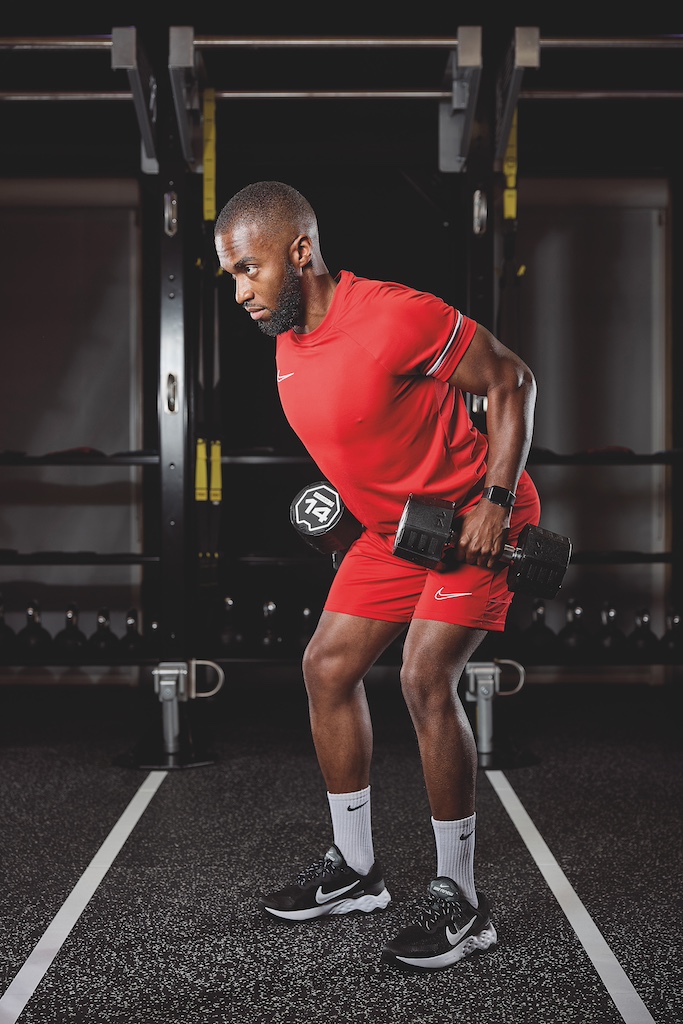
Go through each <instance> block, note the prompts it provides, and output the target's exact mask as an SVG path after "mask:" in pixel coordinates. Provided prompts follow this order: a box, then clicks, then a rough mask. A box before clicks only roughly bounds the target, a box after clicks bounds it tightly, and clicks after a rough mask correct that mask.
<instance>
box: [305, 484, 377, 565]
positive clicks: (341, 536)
mask: <svg viewBox="0 0 683 1024" xmlns="http://www.w3.org/2000/svg"><path fill="white" fill-rule="evenodd" d="M289 518H290V521H291V523H292V526H293V527H294V529H295V530H296V532H297V533H298V534H299V536H300V537H301V538H302V539H303V540H305V541H307V543H308V544H310V545H311V546H312V547H314V548H315V549H316V550H317V551H321V552H322V553H323V554H324V555H330V554H331V555H334V554H336V553H338V552H341V551H347V550H348V549H349V548H350V547H351V545H352V544H353V542H354V540H356V539H357V538H358V537H360V535H361V533H362V532H363V527H362V525H361V524H360V523H359V522H358V520H357V519H356V517H355V516H354V515H352V513H351V512H349V510H348V509H347V507H346V505H345V504H344V502H343V501H342V499H341V497H340V495H339V492H338V491H337V490H336V488H334V487H333V486H332V484H330V483H328V482H327V480H319V481H318V482H317V483H314V484H309V485H308V487H303V488H302V489H301V490H300V491H299V493H298V494H297V495H296V497H295V498H294V500H293V501H292V503H291V505H290V506H289Z"/></svg>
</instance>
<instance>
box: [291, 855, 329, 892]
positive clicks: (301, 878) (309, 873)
mask: <svg viewBox="0 0 683 1024" xmlns="http://www.w3.org/2000/svg"><path fill="white" fill-rule="evenodd" d="M336 870H337V869H336V868H335V866H334V864H333V863H332V861H331V860H330V859H329V857H322V858H321V859H320V860H316V861H313V863H312V864H309V865H308V867H307V868H304V870H303V871H301V872H299V874H298V875H297V879H296V882H297V885H301V886H303V885H306V883H307V882H311V881H312V880H313V879H314V878H318V877H319V876H320V875H333V874H334V872H335V871H336Z"/></svg>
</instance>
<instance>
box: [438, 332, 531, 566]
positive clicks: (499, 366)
mask: <svg viewBox="0 0 683 1024" xmlns="http://www.w3.org/2000/svg"><path fill="white" fill-rule="evenodd" d="M449 383H450V384H453V385H454V386H455V387H457V388H460V389H461V390H462V391H467V392H470V393H471V394H474V395H485V396H486V400H487V408H486V429H487V434H488V442H489V453H488V458H487V471H486V486H487V487H490V486H491V485H497V486H498V487H505V488H507V489H508V490H510V491H515V490H516V489H517V483H518V481H519V478H520V476H521V474H522V470H523V469H524V466H525V465H526V460H527V456H528V454H529V448H530V447H531V438H532V434H533V421H534V408H535V404H536V381H535V379H534V375H533V373H532V372H531V370H530V369H529V367H528V366H527V365H526V363H524V362H523V361H522V360H521V359H520V358H519V356H517V355H516V354H515V353H514V352H512V351H511V350H510V349H508V348H506V347H505V345H503V344H502V343H501V342H500V341H498V339H497V338H495V337H494V336H493V335H492V334H491V332H490V331H488V330H487V329H486V328H485V327H482V326H481V325H478V326H477V330H476V332H475V334H474V337H473V339H472V341H471V343H470V346H469V348H468V350H467V352H466V353H465V355H464V356H463V358H462V359H461V361H460V363H459V364H458V367H457V369H456V370H455V372H454V374H453V376H452V377H451V378H450V381H449ZM509 526H510V510H509V509H505V508H501V507H500V506H499V505H494V504H493V503H492V502H490V501H487V500H486V499H483V500H482V501H480V502H479V504H478V505H477V507H476V508H475V509H474V510H473V511H472V512H471V513H469V515H467V516H465V518H464V520H463V525H462V529H461V531H460V540H459V552H458V556H459V557H460V558H461V559H463V561H466V562H469V563H470V564H472V565H482V566H489V568H493V566H494V565H495V564H496V558H497V556H498V555H499V554H500V552H501V550H502V548H503V545H504V544H505V541H506V538H507V532H508V529H509Z"/></svg>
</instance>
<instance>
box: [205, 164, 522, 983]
mask: <svg viewBox="0 0 683 1024" xmlns="http://www.w3.org/2000/svg"><path fill="white" fill-rule="evenodd" d="M354 230H357V232H358V239H359V241H363V242H368V241H369V232H368V230H367V228H366V227H365V225H354ZM214 233H215V243H216V251H217V254H218V258H219V261H220V265H221V267H222V269H223V270H224V271H226V272H227V273H228V274H230V275H231V277H232V278H233V280H234V282H235V298H236V300H237V302H238V303H239V304H240V306H242V308H244V309H245V310H246V312H247V313H248V314H249V316H250V317H251V318H252V320H254V321H255V322H256V323H257V324H258V326H259V327H260V328H261V330H262V331H263V332H264V333H265V334H268V335H271V336H273V337H277V343H276V363H277V380H278V387H279V394H280V399H281V402H282V406H283V409H284V412H285V415H286V416H287V419H288V421H289V423H290V424H291V426H292V428H293V429H294V431H295V432H296V433H297V435H298V436H299V437H300V438H301V440H302V442H303V444H304V445H305V446H306V448H307V450H308V452H309V453H310V455H311V457H312V459H313V460H314V462H315V463H316V465H317V466H318V468H319V469H320V470H321V472H322V473H323V474H324V475H325V476H326V478H327V479H328V480H329V481H330V482H331V483H332V484H333V485H334V486H335V487H336V488H337V490H338V491H339V493H340V495H341V497H342V500H343V501H344V504H345V505H346V507H347V508H348V510H349V511H350V512H351V513H353V515H355V517H356V518H357V519H358V520H359V521H360V523H362V524H363V526H364V527H365V529H364V531H363V533H362V534H361V536H360V537H359V538H358V540H356V541H355V542H354V543H353V544H352V546H351V547H350V549H349V550H348V552H347V553H346V554H345V555H344V558H343V560H342V561H341V564H340V566H339V568H338V570H337V572H336V574H335V576H334V579H333V582H332V584H331V587H330V590H329V594H328V597H327V600H326V602H325V606H324V609H323V612H322V614H321V617H320V622H319V624H318V626H317V629H316V631H315V633H314V635H313V637H312V639H311V641H310V643H309V644H308V646H307V648H306V651H305V653H304V657H303V675H304V681H305V685H306V691H307V696H308V704H309V712H310V724H311V731H312V736H313V741H314V744H315V749H316V754H317V758H318V762H319V765H320V769H321V772H322V775H323V778H324V781H325V784H326V787H327V796H328V801H329V807H330V816H331V824H332V831H333V845H332V846H331V847H330V849H329V850H328V852H327V853H326V854H325V856H324V857H323V858H322V860H318V861H316V862H315V863H313V864H311V866H310V867H309V868H307V869H306V870H304V871H302V872H301V873H300V874H299V876H298V877H297V878H296V881H294V882H293V883H292V884H290V885H286V886H285V887H284V888H282V889H280V890H278V891H276V892H273V893H270V894H268V895H266V896H264V897H262V899H261V905H262V907H263V909H264V910H266V911H267V912H268V913H270V914H272V915H273V916H275V917H280V918H285V919H287V920H290V921H306V920H311V919H314V918H317V917H320V916H323V915H326V914H346V913H349V912H351V911H354V910H361V911H364V912H369V911H372V910H376V909H382V908H384V907H386V906H387V905H388V903H389V902H390V895H389V892H388V890H387V888H386V886H385V883H384V879H383V875H382V869H381V868H380V866H379V864H378V863H377V862H376V861H375V855H374V844H373V835H372V826H371V800H370V768H371V755H372V739H373V737H372V724H371V721H370V715H369V711H368V703H367V700H366V694H365V688H364V683H363V680H364V677H365V675H366V673H367V672H368V670H369V669H370V668H371V666H372V665H373V664H374V663H375V662H376V660H377V659H378V657H379V656H380V655H381V653H382V652H383V651H384V650H385V649H386V648H387V647H388V646H389V644H391V642H392V641H393V640H394V639H395V638H396V637H397V636H399V634H400V633H401V632H402V631H403V630H404V629H405V626H406V624H409V625H408V629H407V633H406V637H405V642H404V648H403V665H402V668H401V686H402V692H403V696H404V699H405V701H406V704H407V707H408V709H409V712H410V715H411V718H412V721H413V723H414V727H415V732H416V735H417V741H418V747H419V753H420V758H421V764H422V770H423V773H424V780H425V784H426V789H427V795H428V799H429V804H430V809H431V816H432V817H431V820H432V826H433V829H434V838H435V845H436V872H435V875H434V878H433V880H432V882H431V883H430V885H429V888H428V896H429V902H428V904H427V906H426V909H425V912H424V914H423V915H422V916H421V918H420V919H419V920H418V921H417V922H416V923H414V924H411V925H410V926H408V927H407V928H404V929H403V930H402V931H401V932H400V933H399V934H398V935H397V936H396V938H395V939H394V940H393V941H391V942H389V943H388V944H387V945H386V946H385V948H384V950H383V952H382V958H383V960H385V961H387V962H389V963H391V964H393V965H395V966H398V967H401V968H423V969H437V968H442V967H448V966H450V965H451V964H454V963H457V962H458V961H459V960H461V959H462V958H463V957H464V956H466V955H467V954H469V953H471V952H473V951H475V950H477V949H479V950H484V949H487V948H489V947H490V946H491V945H493V944H494V943H495V942H496V938H497V936H496V931H495V927H494V925H493V923H492V921H491V916H490V908H489V904H488V901H487V898H486V896H485V895H484V894H483V893H482V892H478V891H477V889H476V888H475V884H474V848H475V824H476V814H475V785H476V775H477V751H476V744H475V740H474V737H473V735H472V730H471V728H470V725H469V721H468V719H467V716H466V714H465V712H464V709H463V707H462V704H461V702H460V699H459V696H458V693H457V686H458V682H459V680H460V677H461V675H462V672H463V670H464V668H465V665H466V663H467V662H468V660H469V659H470V658H471V657H472V655H473V654H474V652H475V651H476V649H477V647H478V646H479V644H480V643H481V641H482V640H483V639H484V637H485V636H486V633H487V631H488V630H497V631H500V630H502V629H503V628H504V624H505V618H506V615H507V612H508V608H509V605H510V601H511V597H512V595H511V593H510V591H509V589H508V587H507V584H506V576H507V570H506V569H505V568H504V567H503V566H502V564H501V563H500V561H499V556H500V554H501V551H502V549H503V546H504V545H505V544H506V543H514V541H515V540H516V538H517V535H518V534H519V532H520V530H521V528H522V526H523V525H524V524H525V523H527V522H532V523H534V524H536V523H538V519H539V515H540V505H539V501H538V495H537V493H536V489H535V487H534V485H533V483H532V482H531V480H530V478H529V476H528V475H527V473H526V471H525V469H524V467H525V463H526V459H527V455H528V451H529V447H530V444H531V435H532V427H533V410H534V405H535V399H536V384H535V380H534V377H533V375H532V373H531V371H530V370H529V368H528V367H527V366H526V365H525V364H524V363H523V362H522V360H521V359H519V358H518V357H517V356H516V355H515V354H514V353H513V352H511V351H510V350H509V349H507V348H506V347H505V346H504V345H502V344H501V343H500V342H499V341H498V340H497V339H496V338H495V337H493V335H492V334H491V333H490V332H489V331H488V330H486V328H484V327H483V326H481V325H479V324H476V323H475V322H474V321H472V320H471V319H469V318H468V317H466V316H464V315H463V314H462V313H460V312H459V311H458V310H456V309H455V308H453V307H452V306H450V305H448V304H447V303H445V302H443V301H442V300H441V299H439V298H437V297H436V296H434V295H431V294H427V293H423V292H417V291H414V290H412V289H410V288H407V287H405V286H403V285H400V284H396V283H391V282H382V281H370V280H366V279H361V278H357V277H355V276H354V275H353V274H352V273H350V272H348V271H345V270H342V271H341V272H340V273H339V274H338V275H337V276H336V277H333V276H332V275H331V274H330V273H329V271H328V269H327V267H326V265H325V262H324V260H323V257H322V253H321V249H320V240H319V235H318V224H317V219H316V215H315V213H314V211H313V209H312V207H311V206H310V204H309V203H308V201H307V200H306V199H305V198H304V197H303V196H302V195H301V194H300V193H299V192H298V191H297V190H296V189H294V188H292V187H291V186H289V185H287V184H284V183H282V182H277V181H261V182H256V183H254V184H251V185H248V186H247V187H246V188H243V189H242V190H241V191H239V192H238V193H237V194H236V195H234V196H233V197H232V199H230V201H229V202H228V203H227V204H226V206H225V207H224V208H223V209H222V211H221V212H220V214H219V216H218V218H217V221H216V225H215V232H214ZM463 392H468V393H472V394H477V395H483V396H486V398H487V435H483V434H482V433H480V432H479V431H477V430H476V429H475V428H474V426H473V424H472V423H471V421H470V418H469V416H468V414H467V409H466V406H465V402H464V398H463ZM410 493H413V494H415V495H416V496H417V495H421V496H433V497H440V498H447V499H448V500H450V501H455V502H456V503H457V515H458V517H459V520H461V524H462V525H461V528H460V532H459V538H458V540H457V551H456V554H457V560H455V561H450V562H449V563H448V565H445V564H444V565H443V566H442V567H439V571H435V570H428V569H426V568H422V567H421V566H418V565H416V564H414V563H413V562H410V561H408V560H405V559H402V558H399V557H398V556H397V555H395V554H394V553H393V540H394V537H395V534H396V530H397V526H398V522H399V519H400V517H401V513H402V511H403V508H404V506H405V502H406V499H407V497H408V495H409V494H410Z"/></svg>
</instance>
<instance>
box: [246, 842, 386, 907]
mask: <svg viewBox="0 0 683 1024" xmlns="http://www.w3.org/2000/svg"><path fill="white" fill-rule="evenodd" d="M390 900H391V896H390V895H389V892H388V891H387V888H386V886H385V884H384V879H383V878H382V870H381V868H380V866H379V864H378V863H377V862H376V861H375V863H374V864H373V866H372V867H371V868H370V870H369V871H368V873H367V875H361V874H359V873H358V872H357V871H354V869H353V868H350V867H349V866H348V864H347V863H346V861H345V860H344V858H343V857H342V855H341V853H340V852H339V850H338V849H337V847H336V846H334V845H332V846H331V847H330V849H329V850H328V851H327V853H326V854H325V856H324V857H323V858H322V860H318V861H316V862H315V863H314V864H311V865H310V866H309V867H307V868H306V869H305V870H304V871H302V872H301V873H300V874H299V876H298V877H297V880H296V882H294V883H293V884H292V885H286V886H285V888H284V889H278V891H277V892H271V893H269V894H268V895H267V896H262V897H261V899H260V900H259V903H260V905H261V907H262V908H263V909H264V910H267V911H268V913H269V914H274V915H275V917H284V918H286V919H287V920H288V921H309V920H311V918H314V917H324V916H326V915H327V914H350V913H351V912H352V911H353V910H362V911H363V912H364V913H366V914H369V913H370V912H371V911H373V910H383V909H384V908H385V907H386V906H387V905H388V904H389V902H390Z"/></svg>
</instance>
